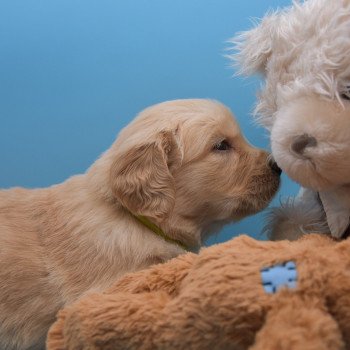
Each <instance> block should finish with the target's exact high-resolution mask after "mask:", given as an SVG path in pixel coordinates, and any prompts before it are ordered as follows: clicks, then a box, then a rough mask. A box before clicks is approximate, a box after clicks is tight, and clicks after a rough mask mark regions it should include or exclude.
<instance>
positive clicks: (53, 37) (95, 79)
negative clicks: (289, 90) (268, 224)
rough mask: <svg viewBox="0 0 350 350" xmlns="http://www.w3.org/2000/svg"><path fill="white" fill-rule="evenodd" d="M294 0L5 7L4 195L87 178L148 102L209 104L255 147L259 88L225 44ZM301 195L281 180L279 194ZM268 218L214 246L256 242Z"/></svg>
mask: <svg viewBox="0 0 350 350" xmlns="http://www.w3.org/2000/svg"><path fill="white" fill-rule="evenodd" d="M290 2H291V1H289V0H265V1H261V0H250V1H246V0H176V1H174V0H124V1H120V0H119V1H118V0H98V1H97V0H60V1H53V0H26V1H23V0H22V1H19V0H0V118H1V119H0V120H1V124H0V125H1V126H0V164H1V171H0V187H5V188H7V187H12V186H25V187H44V186H49V185H51V184H55V183H58V182H61V181H63V180H64V179H66V178H67V177H69V176H71V175H73V174H76V173H81V172H84V171H85V170H86V169H87V167H88V166H89V165H90V164H91V163H92V162H93V161H94V160H95V159H96V158H97V157H98V156H99V155H100V154H101V152H103V151H104V150H105V149H107V148H108V147H109V145H110V144H111V143H112V142H113V140H114V139H115V136H116V134H117V133H118V131H119V130H120V129H121V128H122V127H123V126H125V125H126V124H127V123H128V122H129V121H130V120H131V119H132V118H133V117H134V116H135V114H136V113H137V112H139V111H140V110H142V109H143V108H145V107H146V106H149V105H151V104H154V103H157V102H160V101H164V100H169V99H177V98H193V97H203V98H206V97H210V98H215V99H218V100H220V101H222V102H223V103H225V104H227V105H228V106H229V107H230V108H231V109H232V110H233V111H234V112H235V114H236V116H237V117H238V119H239V121H240V124H241V126H242V129H243V131H244V132H245V134H246V136H247V138H248V139H249V140H250V142H251V143H253V144H255V145H257V146H260V147H265V148H268V137H267V135H266V133H265V131H264V130H263V129H261V128H258V127H257V126H255V125H254V124H253V122H252V118H251V117H250V115H249V114H250V112H251V110H252V107H253V105H254V100H255V93H256V90H257V88H258V86H259V81H258V80H257V79H240V78H237V77H233V76H232V74H233V71H232V70H231V69H229V67H228V61H227V60H226V59H225V58H224V54H225V48H226V47H227V43H226V41H227V40H228V39H229V38H230V37H231V36H232V35H233V34H234V33H236V32H237V31H240V30H244V29H248V28H250V27H251V21H250V19H251V18H255V17H259V18H260V17H262V16H263V14H264V13H265V12H266V11H268V10H269V9H273V8H277V7H279V6H285V5H289V4H290ZM296 190H297V186H296V184H293V183H292V182H290V181H289V180H287V179H285V178H284V179H283V185H282V188H281V191H280V192H279V194H278V195H277V197H276V199H275V201H274V204H275V205H278V199H279V197H280V196H286V195H294V194H295V193H296ZM262 226H263V213H262V214H258V215H256V216H254V217H250V218H248V219H246V220H243V221H242V222H240V223H238V224H235V225H231V226H228V227H226V228H225V229H224V230H223V232H221V233H220V234H219V235H218V236H217V237H215V238H213V239H211V240H210V241H209V243H212V242H214V241H223V240H227V239H228V238H230V237H232V236H234V235H236V234H238V233H242V232H244V233H248V234H250V235H253V236H257V235H258V234H259V232H260V231H261V228H262Z"/></svg>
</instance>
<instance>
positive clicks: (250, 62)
mask: <svg viewBox="0 0 350 350" xmlns="http://www.w3.org/2000/svg"><path fill="white" fill-rule="evenodd" d="M277 19H278V14H277V13H273V14H269V15H267V16H266V17H265V18H263V19H262V21H261V22H260V23H259V24H258V25H257V26H256V27H255V28H254V29H251V30H249V31H245V32H241V33H238V34H237V35H236V36H235V37H233V38H232V39H231V40H230V41H229V42H230V43H231V44H233V47H232V50H233V51H234V53H233V54H232V55H228V57H229V59H231V60H232V61H233V66H234V67H237V68H238V73H239V74H244V75H249V74H254V73H258V72H259V73H263V74H264V73H265V69H266V63H267V60H268V59H269V57H270V55H271V52H272V44H273V37H274V33H275V30H276V24H277Z"/></svg>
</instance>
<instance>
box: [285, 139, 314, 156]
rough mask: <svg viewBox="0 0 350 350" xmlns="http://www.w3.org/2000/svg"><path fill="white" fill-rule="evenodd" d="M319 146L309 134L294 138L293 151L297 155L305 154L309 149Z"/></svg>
mask: <svg viewBox="0 0 350 350" xmlns="http://www.w3.org/2000/svg"><path fill="white" fill-rule="evenodd" d="M315 146H317V140H316V139H315V138H314V137H313V136H310V135H308V134H302V135H299V136H297V137H295V138H294V140H293V142H292V144H291V146H290V147H291V149H292V151H294V152H295V153H297V154H303V152H304V151H305V149H306V148H307V147H315Z"/></svg>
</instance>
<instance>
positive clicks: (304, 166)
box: [275, 149, 335, 191]
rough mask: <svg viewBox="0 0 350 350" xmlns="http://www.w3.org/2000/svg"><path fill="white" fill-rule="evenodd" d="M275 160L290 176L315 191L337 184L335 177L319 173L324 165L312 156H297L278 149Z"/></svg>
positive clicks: (324, 189) (327, 188)
mask: <svg viewBox="0 0 350 350" xmlns="http://www.w3.org/2000/svg"><path fill="white" fill-rule="evenodd" d="M275 160H276V162H277V164H278V166H279V167H280V168H281V169H282V170H283V172H284V173H285V174H287V176H288V177H290V178H291V179H292V180H293V181H295V182H297V183H299V184H300V185H301V186H303V187H306V188H310V189H312V190H314V191H326V190H329V189H331V188H333V187H334V186H335V183H334V182H333V181H332V180H333V179H329V178H326V177H324V176H322V175H321V174H320V173H319V170H322V166H321V165H320V164H319V163H318V162H316V161H315V160H314V159H313V158H312V157H305V158H301V157H296V156H294V155H293V154H291V152H290V151H289V150H288V151H285V152H284V151H283V150H282V149H280V150H278V151H277V150H276V152H275Z"/></svg>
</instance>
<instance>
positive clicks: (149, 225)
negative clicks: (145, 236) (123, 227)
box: [130, 212, 190, 252]
mask: <svg viewBox="0 0 350 350" xmlns="http://www.w3.org/2000/svg"><path fill="white" fill-rule="evenodd" d="M130 214H131V215H132V216H133V217H134V218H135V219H136V220H138V221H139V222H140V223H141V224H142V225H143V226H146V227H147V228H148V229H149V230H151V231H152V232H154V233H155V234H156V235H158V236H159V237H162V238H163V239H164V240H165V241H167V242H169V243H173V244H176V245H177V246H179V247H180V248H181V249H184V250H186V251H188V252H189V251H190V249H189V248H188V247H187V246H186V245H185V244H183V243H182V242H181V241H179V240H177V239H173V238H171V237H169V236H168V235H167V234H166V233H165V232H164V231H163V230H162V229H161V228H160V227H159V226H157V225H156V224H155V223H153V222H152V221H150V220H149V219H148V218H146V217H145V216H142V215H134V214H133V213H131V212H130Z"/></svg>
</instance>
